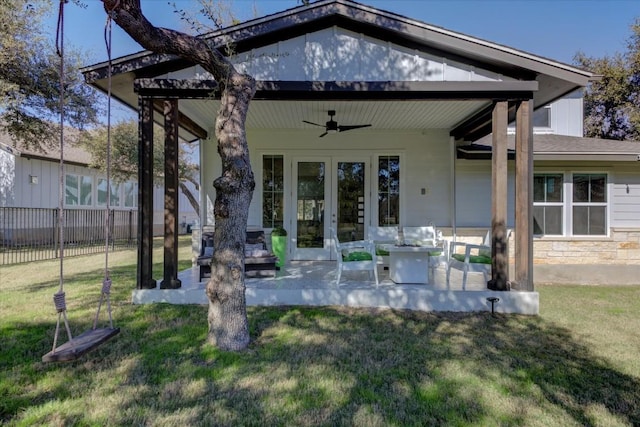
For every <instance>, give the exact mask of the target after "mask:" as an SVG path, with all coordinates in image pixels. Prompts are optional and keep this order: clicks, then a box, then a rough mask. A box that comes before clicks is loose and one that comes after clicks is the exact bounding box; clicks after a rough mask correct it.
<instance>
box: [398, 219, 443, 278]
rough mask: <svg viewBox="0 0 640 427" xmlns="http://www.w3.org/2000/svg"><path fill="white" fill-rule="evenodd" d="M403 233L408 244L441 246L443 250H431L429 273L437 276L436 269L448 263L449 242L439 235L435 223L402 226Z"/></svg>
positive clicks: (432, 276)
mask: <svg viewBox="0 0 640 427" xmlns="http://www.w3.org/2000/svg"><path fill="white" fill-rule="evenodd" d="M402 235H403V237H404V241H405V242H407V243H408V244H417V245H420V246H434V247H441V248H442V250H439V251H433V252H429V273H430V274H431V278H434V277H435V270H436V268H438V267H439V266H440V265H441V264H443V263H444V264H447V261H448V259H449V256H448V246H449V245H448V242H447V241H446V240H444V239H442V236H441V235H440V236H438V230H437V229H436V227H435V226H434V225H425V226H420V227H402Z"/></svg>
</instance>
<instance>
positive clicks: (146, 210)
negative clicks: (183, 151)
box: [137, 96, 156, 289]
mask: <svg viewBox="0 0 640 427" xmlns="http://www.w3.org/2000/svg"><path fill="white" fill-rule="evenodd" d="M138 114H139V115H138V270H137V281H138V284H137V287H138V289H153V288H155V287H156V281H155V280H154V279H153V272H152V268H153V104H152V101H151V98H147V97H142V96H141V97H139V98H138Z"/></svg>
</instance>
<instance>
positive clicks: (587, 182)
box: [533, 173, 608, 236]
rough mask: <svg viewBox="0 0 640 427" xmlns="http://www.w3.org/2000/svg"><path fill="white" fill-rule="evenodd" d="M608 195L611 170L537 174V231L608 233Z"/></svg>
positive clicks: (558, 234) (534, 230)
mask: <svg viewBox="0 0 640 427" xmlns="http://www.w3.org/2000/svg"><path fill="white" fill-rule="evenodd" d="M565 194H566V195H567V196H566V197H565V196H564V195H565ZM607 198H608V196H607V174H603V173H573V174H570V173H567V174H566V178H565V174H564V173H540V174H535V175H534V176H533V233H534V234H537V235H551V236H554V235H557V236H562V235H565V234H566V235H571V236H606V235H607V209H608V205H607V203H608V201H607ZM565 223H566V224H567V225H565Z"/></svg>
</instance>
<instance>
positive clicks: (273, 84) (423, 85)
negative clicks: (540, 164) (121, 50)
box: [134, 79, 538, 100]
mask: <svg viewBox="0 0 640 427" xmlns="http://www.w3.org/2000/svg"><path fill="white" fill-rule="evenodd" d="M134 89H135V91H136V92H138V94H140V95H145V96H152V97H156V98H163V99H164V98H167V99H171V98H180V99H219V98H220V91H219V90H218V84H217V83H216V82H215V81H213V80H180V79H136V80H135V81H134ZM536 90H538V82H537V81H475V82H446V81H438V82H430V81H427V82H420V81H363V82H351V81H295V80H278V81H262V80H261V81H257V82H256V94H255V96H254V99H262V100H264V99H272V100H292V99H299V100H306V99H318V98H319V97H320V99H333V100H336V99H338V100H339V99H348V100H353V99H365V100H386V99H396V100H403V99H407V100H408V99H430V100H434V99H438V100H452V99H453V100H456V99H457V100H469V99H486V100H495V99H505V100H506V99H508V100H517V99H530V98H531V97H532V94H533V92H534V91H536Z"/></svg>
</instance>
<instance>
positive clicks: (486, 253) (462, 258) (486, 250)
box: [447, 229, 511, 291]
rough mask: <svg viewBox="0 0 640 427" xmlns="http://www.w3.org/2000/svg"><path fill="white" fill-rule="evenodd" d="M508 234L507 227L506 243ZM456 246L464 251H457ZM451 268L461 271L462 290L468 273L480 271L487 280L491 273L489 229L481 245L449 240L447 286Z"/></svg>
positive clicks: (465, 286) (465, 285)
mask: <svg viewBox="0 0 640 427" xmlns="http://www.w3.org/2000/svg"><path fill="white" fill-rule="evenodd" d="M510 236H511V230H510V229H507V235H506V242H507V243H508V242H509V237H510ZM458 247H463V248H464V253H458V252H457V248H458ZM452 269H453V270H459V271H462V290H463V291H464V290H466V289H467V276H468V274H469V273H482V274H483V276H484V281H485V282H487V281H488V280H489V274H490V273H491V230H488V231H487V234H486V235H485V237H484V241H483V242H482V244H481V245H474V244H470V243H463V242H451V243H450V244H449V262H448V265H447V287H448V286H449V280H450V277H451V270H452Z"/></svg>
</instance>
